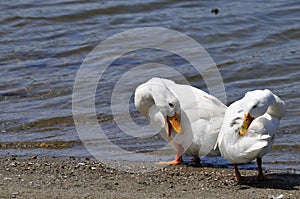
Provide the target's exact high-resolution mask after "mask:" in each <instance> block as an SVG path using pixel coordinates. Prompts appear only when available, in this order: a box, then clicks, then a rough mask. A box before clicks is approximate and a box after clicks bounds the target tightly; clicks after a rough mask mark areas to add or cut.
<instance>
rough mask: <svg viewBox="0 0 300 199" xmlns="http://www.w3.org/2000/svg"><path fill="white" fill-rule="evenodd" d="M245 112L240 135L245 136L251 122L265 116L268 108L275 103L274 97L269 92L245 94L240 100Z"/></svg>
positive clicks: (256, 91) (260, 91) (259, 91)
mask: <svg viewBox="0 0 300 199" xmlns="http://www.w3.org/2000/svg"><path fill="white" fill-rule="evenodd" d="M241 102H242V106H243V108H244V111H245V115H244V120H243V124H242V126H241V128H240V132H239V134H240V135H245V134H246V133H247V130H248V128H249V126H250V124H251V123H252V121H253V120H254V119H255V118H257V117H259V116H262V115H263V114H265V113H266V112H267V110H268V108H269V106H270V105H271V104H273V103H275V97H274V95H273V93H272V92H271V91H270V90H267V89H265V90H255V91H250V92H247V93H246V94H245V96H244V98H243V99H242V100H241Z"/></svg>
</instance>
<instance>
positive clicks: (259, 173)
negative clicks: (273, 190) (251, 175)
mask: <svg viewBox="0 0 300 199" xmlns="http://www.w3.org/2000/svg"><path fill="white" fill-rule="evenodd" d="M261 163H262V160H261V158H256V164H257V169H258V176H257V177H256V178H257V180H264V179H265V177H264V174H263V170H262V166H261Z"/></svg>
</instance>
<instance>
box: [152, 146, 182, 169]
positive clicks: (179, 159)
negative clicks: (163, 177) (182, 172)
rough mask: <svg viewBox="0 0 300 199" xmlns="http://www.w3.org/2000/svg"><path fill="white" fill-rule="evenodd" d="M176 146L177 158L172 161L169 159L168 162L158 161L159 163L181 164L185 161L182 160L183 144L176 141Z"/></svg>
mask: <svg viewBox="0 0 300 199" xmlns="http://www.w3.org/2000/svg"><path fill="white" fill-rule="evenodd" d="M174 146H175V148H176V154H175V159H174V160H172V161H168V162H158V163H157V164H168V165H179V164H181V163H183V160H182V154H183V152H184V148H183V146H182V145H180V144H177V143H174Z"/></svg>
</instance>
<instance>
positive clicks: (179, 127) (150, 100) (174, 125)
mask: <svg viewBox="0 0 300 199" xmlns="http://www.w3.org/2000/svg"><path fill="white" fill-rule="evenodd" d="M134 102H135V106H136V108H137V110H138V111H139V112H140V113H142V114H143V115H144V116H145V117H146V118H147V119H148V120H149V121H150V124H151V125H152V126H153V127H154V128H155V129H156V130H159V131H160V134H161V136H162V137H163V138H164V139H165V140H167V141H168V142H169V143H170V145H171V146H172V148H173V149H174V150H175V151H176V155H175V159H174V160H173V161H168V162H160V163H159V164H174V165H177V164H181V163H182V162H183V160H182V155H183V154H186V155H190V156H192V157H193V159H194V161H195V162H199V160H200V159H199V158H200V157H201V156H205V155H209V156H217V155H220V153H219V150H218V149H214V146H215V144H216V141H217V137H218V133H219V131H220V129H221V126H222V122H223V117H224V113H225V110H226V106H225V105H224V104H223V103H222V102H220V101H219V100H218V99H217V98H215V97H213V96H211V95H209V94H207V93H206V92H204V91H202V90H200V89H197V88H195V87H192V86H190V85H183V84H176V83H175V82H173V81H171V80H168V79H163V78H158V77H154V78H152V79H150V80H149V81H147V82H145V83H143V84H141V85H139V86H138V87H137V88H136V90H135V96H134Z"/></svg>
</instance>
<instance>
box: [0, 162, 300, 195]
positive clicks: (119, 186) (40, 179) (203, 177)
mask: <svg viewBox="0 0 300 199" xmlns="http://www.w3.org/2000/svg"><path fill="white" fill-rule="evenodd" d="M118 164H122V162H116V165H118ZM131 164H132V167H134V166H135V164H139V163H134V162H132V163H131ZM147 164H149V163H147ZM151 166H153V165H151ZM241 174H242V175H243V176H245V179H243V180H241V182H239V183H237V182H236V180H235V178H234V172H233V170H232V169H228V168H212V167H209V166H207V165H206V166H201V165H200V166H187V165H177V166H164V167H160V168H157V169H156V170H154V171H150V172H145V173H135V172H125V171H122V170H117V169H112V168H110V167H108V166H107V165H105V164H103V163H101V162H100V161H95V160H91V159H89V158H62V157H59V158H55V157H45V156H43V157H40V156H33V157H22V156H8V157H6V156H0V198H12V197H15V198H29V197H30V198H62V197H63V198H276V197H277V198H299V197H300V193H299V192H300V191H299V189H300V175H299V174H293V173H288V172H285V173H275V172H272V171H270V172H268V173H266V174H265V176H266V177H268V178H271V179H270V180H267V181H258V180H256V178H255V176H256V175H257V171H256V170H241Z"/></svg>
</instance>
